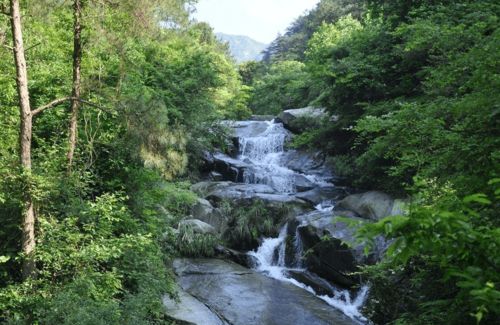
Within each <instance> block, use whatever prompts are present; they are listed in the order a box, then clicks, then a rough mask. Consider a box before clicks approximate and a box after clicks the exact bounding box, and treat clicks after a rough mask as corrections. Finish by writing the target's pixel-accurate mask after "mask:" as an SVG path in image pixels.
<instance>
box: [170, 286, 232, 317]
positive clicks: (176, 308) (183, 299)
mask: <svg viewBox="0 0 500 325" xmlns="http://www.w3.org/2000/svg"><path fill="white" fill-rule="evenodd" d="M177 293H178V298H179V300H178V301H176V300H174V299H171V298H170V297H164V298H163V305H164V306H165V309H166V311H167V314H168V315H169V316H170V317H172V318H174V319H175V320H176V321H179V322H180V323H181V324H182V323H184V324H203V325H226V324H227V323H226V322H224V321H223V320H222V319H220V318H219V316H217V315H216V314H215V313H214V312H212V311H211V310H210V309H209V308H208V307H207V306H205V305H204V304H203V303H201V302H200V301H199V300H198V299H196V298H194V297H193V296H191V295H190V294H189V293H187V292H185V291H184V290H182V289H180V290H178V291H177Z"/></svg>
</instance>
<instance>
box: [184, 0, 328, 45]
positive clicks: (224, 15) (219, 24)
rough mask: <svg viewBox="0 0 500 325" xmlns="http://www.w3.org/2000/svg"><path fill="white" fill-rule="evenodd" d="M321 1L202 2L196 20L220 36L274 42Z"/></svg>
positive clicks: (203, 0) (250, 0) (235, 0)
mask: <svg viewBox="0 0 500 325" xmlns="http://www.w3.org/2000/svg"><path fill="white" fill-rule="evenodd" d="M318 2H319V0H199V3H198V4H197V5H196V12H195V13H194V17H195V18H196V20H198V21H205V22H208V23H209V24H210V25H211V26H212V27H213V28H214V30H215V32H217V33H225V34H233V35H246V36H250V37H251V38H253V39H254V40H256V41H259V42H263V43H271V42H272V41H273V40H274V39H275V38H276V36H277V35H278V33H281V34H283V33H284V32H285V30H286V28H287V27H288V26H289V25H290V24H291V23H292V22H293V21H294V20H295V19H296V18H297V17H299V16H300V15H302V14H303V13H304V12H305V11H306V10H309V9H312V8H314V7H315V6H316V4H317V3H318Z"/></svg>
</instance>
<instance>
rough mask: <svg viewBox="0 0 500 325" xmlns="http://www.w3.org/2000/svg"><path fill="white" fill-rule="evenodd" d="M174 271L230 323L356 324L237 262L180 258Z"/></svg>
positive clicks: (193, 293)
mask: <svg viewBox="0 0 500 325" xmlns="http://www.w3.org/2000/svg"><path fill="white" fill-rule="evenodd" d="M174 270H175V272H176V274H178V276H179V280H178V281H179V284H180V286H181V287H182V288H183V289H184V290H185V291H186V292H187V293H189V294H190V295H191V296H193V297H195V298H196V299H197V300H199V301H200V302H202V303H203V304H205V305H206V306H207V307H208V308H209V309H210V310H211V311H212V312H214V313H215V314H217V315H219V317H220V319H222V320H223V321H226V322H228V323H230V324H234V325H253V324H255V325H257V324H258V325H261V324H266V325H282V324H317V325H322V324H336V325H347V324H349V325H351V324H355V322H354V321H352V320H350V319H349V318H348V317H347V316H345V315H343V314H342V313H341V312H340V311H338V310H336V309H335V308H333V307H331V306H329V305H328V304H326V303H325V302H324V301H322V300H321V299H319V298H317V297H315V296H314V295H313V294H311V293H309V292H307V291H305V290H303V289H301V288H298V287H296V286H294V285H292V284H290V283H286V282H282V281H278V280H274V279H271V278H268V277H266V276H264V275H262V274H259V273H256V272H255V271H252V270H249V269H246V268H244V267H242V266H239V265H237V264H235V263H231V262H227V261H222V260H216V259H178V260H175V261H174Z"/></svg>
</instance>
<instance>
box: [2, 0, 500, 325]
mask: <svg viewBox="0 0 500 325" xmlns="http://www.w3.org/2000/svg"><path fill="white" fill-rule="evenodd" d="M192 5H193V1H191V0H138V1H135V0H120V1H114V0H72V1H70V0H39V1H22V0H21V1H20V0H9V1H7V0H0V11H1V13H0V46H1V47H0V123H1V127H0V220H1V226H0V322H2V323H3V322H5V323H7V324H171V323H172V321H171V319H170V318H169V316H168V315H166V314H165V311H164V307H163V304H162V300H161V298H162V296H163V295H164V294H171V295H173V296H175V291H176V290H175V285H174V275H173V272H172V271H171V270H170V267H169V265H170V264H169V263H170V261H171V260H172V259H173V258H175V257H178V256H212V255H213V254H214V252H213V246H214V245H215V244H220V243H222V244H226V243H227V241H228V239H227V238H226V239H224V238H222V239H221V238H212V237H210V238H203V239H200V240H195V241H192V240H186V236H187V235H189V234H186V233H183V232H182V231H180V230H178V229H175V228H176V227H177V225H178V224H179V221H180V220H181V219H183V218H184V217H186V216H187V215H189V213H190V209H191V206H192V205H193V204H194V203H195V202H196V199H197V196H196V194H195V193H194V192H193V191H192V190H191V184H192V183H195V182H196V181H198V180H200V177H201V175H200V170H201V164H202V163H203V159H204V158H203V157H204V155H205V153H206V152H207V151H211V150H214V148H221V149H222V150H229V149H228V148H230V147H231V135H230V134H229V132H228V129H227V128H226V127H225V126H224V124H221V123H219V121H221V120H242V119H246V118H249V117H250V116H251V115H252V114H255V115H277V114H279V113H280V112H282V111H284V110H287V109H292V108H300V107H306V106H314V107H322V108H324V109H325V110H326V112H327V115H328V116H327V117H325V118H323V119H308V118H303V119H300V120H299V121H298V123H299V124H300V134H298V135H297V136H295V137H294V138H293V140H292V143H291V144H290V145H291V146H292V147H293V148H299V149H303V150H317V149H321V150H322V151H323V152H324V153H325V154H326V156H327V160H328V161H329V162H331V164H332V165H333V166H334V171H335V173H336V175H337V176H338V177H339V179H342V182H344V183H345V184H346V185H348V186H350V187H353V188H357V189H365V190H372V189H374V190H382V191H385V192H387V193H390V194H392V195H394V196H397V197H403V198H406V200H407V201H408V202H409V203H408V211H407V213H406V214H405V215H399V216H391V217H387V218H384V219H382V220H380V221H377V222H373V223H367V224H363V225H359V224H356V222H354V221H351V223H352V227H356V228H357V229H358V230H357V235H356V238H357V240H358V242H359V243H364V244H365V246H366V252H367V253H369V250H370V247H371V246H373V240H374V238H376V237H377V236H381V235H382V236H384V237H385V238H387V239H389V240H391V245H390V247H389V249H388V250H387V252H386V254H385V258H384V259H383V260H382V261H381V262H379V263H377V264H374V265H369V266H364V267H363V268H362V269H361V270H360V274H361V276H362V277H364V278H366V279H367V281H368V282H370V283H371V289H370V299H369V300H368V302H367V303H366V306H365V310H364V314H365V315H366V316H367V317H368V318H369V319H370V320H371V321H372V322H374V323H376V324H474V323H481V324H493V323H495V321H496V320H498V317H499V316H500V289H499V286H500V276H499V272H498V270H499V267H500V253H499V252H500V228H499V218H498V211H499V201H498V198H499V197H500V175H499V172H500V169H499V167H500V128H499V114H500V92H499V90H500V28H499V26H500V18H499V16H500V4H499V3H498V1H495V0H480V1H477V0H476V1H474V0H455V1H451V0H405V1H389V0H364V1H356V0H322V1H320V2H319V4H318V5H317V6H316V7H315V8H314V9H312V10H311V11H310V12H308V13H306V14H304V15H303V16H301V17H299V18H298V19H297V20H296V21H295V22H294V23H293V24H292V25H291V26H290V27H289V29H288V30H287V32H286V33H285V34H284V35H282V36H279V37H278V38H277V39H276V40H275V41H274V42H273V43H272V44H271V45H270V46H269V47H268V48H267V49H266V50H265V52H264V60H263V61H261V62H255V61H250V62H246V63H243V64H241V65H239V66H238V65H237V64H236V62H235V61H234V59H232V58H231V57H230V54H229V49H228V46H227V45H225V44H223V43H221V42H220V41H219V40H218V39H217V37H216V36H215V34H214V33H213V31H212V29H211V27H210V26H209V25H207V24H205V23H198V22H196V21H193V20H192V19H191V18H190V11H191V9H192V7H191V6H192ZM252 211H254V210H252ZM233 212H234V211H233ZM245 220H247V221H248V220H250V219H245ZM245 222H246V221H245ZM249 222H250V221H249ZM188 237H189V236H188ZM255 237H256V236H255ZM349 244H354V243H349Z"/></svg>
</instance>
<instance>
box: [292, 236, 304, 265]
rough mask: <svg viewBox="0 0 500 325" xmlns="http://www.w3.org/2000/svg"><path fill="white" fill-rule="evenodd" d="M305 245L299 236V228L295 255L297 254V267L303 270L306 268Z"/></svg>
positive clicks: (295, 240) (295, 241)
mask: <svg viewBox="0 0 500 325" xmlns="http://www.w3.org/2000/svg"><path fill="white" fill-rule="evenodd" d="M303 250H304V247H303V244H302V239H301V238H300V234H299V227H297V229H296V230H295V239H294V253H295V267H296V268H299V269H301V268H302V267H303V266H304V263H303V261H302V258H303Z"/></svg>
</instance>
